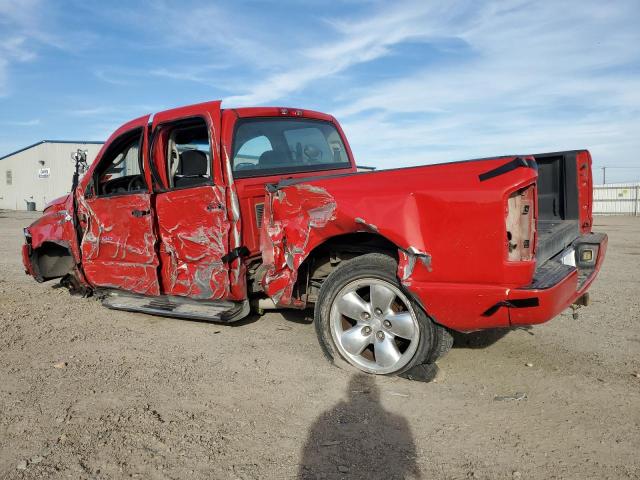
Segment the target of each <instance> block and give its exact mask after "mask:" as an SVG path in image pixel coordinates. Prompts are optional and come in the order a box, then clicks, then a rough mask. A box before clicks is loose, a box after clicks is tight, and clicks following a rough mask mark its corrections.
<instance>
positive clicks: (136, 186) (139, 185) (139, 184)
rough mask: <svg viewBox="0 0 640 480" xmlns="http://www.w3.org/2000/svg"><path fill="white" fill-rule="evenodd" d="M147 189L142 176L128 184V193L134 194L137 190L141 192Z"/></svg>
mask: <svg viewBox="0 0 640 480" xmlns="http://www.w3.org/2000/svg"><path fill="white" fill-rule="evenodd" d="M144 187H145V184H144V181H143V180H142V177H141V176H140V175H136V176H134V177H133V178H132V179H131V180H129V183H128V184H127V192H133V191H135V190H141V189H143V188H144Z"/></svg>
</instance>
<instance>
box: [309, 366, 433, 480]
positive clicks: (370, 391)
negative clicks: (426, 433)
mask: <svg viewBox="0 0 640 480" xmlns="http://www.w3.org/2000/svg"><path fill="white" fill-rule="evenodd" d="M346 393H347V400H346V401H341V402H340V403H338V404H337V405H335V406H334V407H333V408H331V409H330V410H328V411H326V412H324V413H323V414H321V415H320V416H319V417H318V419H317V420H316V421H315V422H314V424H313V426H312V427H311V430H310V431H309V435H308V436H307V440H306V443H305V445H304V448H303V450H302V458H301V460H300V470H299V472H298V478H299V479H305V480H307V479H333V478H366V479H368V480H373V479H378V478H381V479H382V478H384V479H410V478H420V473H419V469H418V465H417V463H416V447H415V444H414V442H413V437H412V435H411V429H410V428H409V424H408V422H407V420H406V419H405V418H404V417H402V416H399V415H396V414H393V413H390V412H388V411H386V410H385V409H384V408H383V407H382V405H381V404H380V393H379V390H378V387H377V386H376V384H375V377H374V376H373V375H363V374H360V375H355V376H354V377H352V379H351V381H350V382H349V386H348V389H347V392H346Z"/></svg>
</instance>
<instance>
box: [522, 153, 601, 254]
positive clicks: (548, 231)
mask: <svg viewBox="0 0 640 480" xmlns="http://www.w3.org/2000/svg"><path fill="white" fill-rule="evenodd" d="M534 158H535V160H536V163H537V164H538V180H537V187H538V188H537V190H538V247H537V251H536V259H537V261H538V263H539V264H541V263H544V262H545V261H547V260H548V259H549V258H551V257H553V256H554V255H556V254H557V253H559V252H561V251H562V250H564V249H565V248H566V247H567V246H569V245H571V243H572V242H573V241H574V240H575V239H576V238H577V237H578V236H580V234H581V233H588V232H589V231H590V228H591V223H592V219H591V202H592V200H591V186H592V185H591V156H590V155H589V152H588V151H586V150H572V151H566V152H554V153H543V154H537V155H534Z"/></svg>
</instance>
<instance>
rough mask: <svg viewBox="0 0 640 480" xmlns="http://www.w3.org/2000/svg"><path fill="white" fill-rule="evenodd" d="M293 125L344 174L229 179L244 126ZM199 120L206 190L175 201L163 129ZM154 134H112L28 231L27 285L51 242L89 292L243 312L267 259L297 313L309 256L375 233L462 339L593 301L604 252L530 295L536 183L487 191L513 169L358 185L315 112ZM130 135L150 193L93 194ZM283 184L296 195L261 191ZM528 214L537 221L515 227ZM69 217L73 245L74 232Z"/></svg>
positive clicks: (161, 123)
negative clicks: (315, 125) (344, 238)
mask: <svg viewBox="0 0 640 480" xmlns="http://www.w3.org/2000/svg"><path fill="white" fill-rule="evenodd" d="M288 116H295V117H301V118H309V119H316V120H323V121H327V122H331V123H333V124H334V125H335V127H336V129H337V131H338V133H339V135H340V136H341V137H342V141H343V143H344V145H345V149H346V153H347V156H348V159H349V165H350V166H349V167H348V168H342V169H335V170H328V171H326V170H325V171H318V172H304V173H296V174H288V175H284V176H283V175H272V176H267V177H260V178H242V179H234V178H233V176H232V172H231V166H230V163H231V158H230V157H231V152H232V150H233V141H234V132H235V127H236V124H237V122H238V120H239V119H242V118H254V117H281V118H282V117H288ZM193 118H199V119H202V120H203V121H204V122H205V124H206V126H207V129H208V132H209V139H210V151H211V165H210V172H211V174H212V175H211V181H210V184H207V185H199V186H196V187H184V188H180V189H174V190H171V189H169V187H168V185H169V178H168V173H167V171H168V170H167V166H166V164H165V152H166V151H167V135H166V132H167V130H166V128H165V127H168V128H171V125H173V124H174V123H175V122H177V121H184V120H187V119H193ZM149 122H150V117H149V116H144V117H140V118H138V119H136V120H133V121H131V122H129V123H127V124H125V125H123V126H122V127H121V128H120V129H118V130H117V131H116V132H115V133H114V134H113V135H112V136H111V137H110V139H109V140H108V141H107V142H106V143H105V145H104V147H103V148H102V150H101V152H100V153H99V154H98V157H97V158H96V161H95V162H94V164H93V165H92V167H91V168H90V170H89V172H88V173H87V174H86V175H85V176H84V177H83V179H82V180H81V182H80V184H79V187H78V189H77V190H76V193H75V199H74V198H73V197H72V196H67V197H64V198H61V199H57V200H55V201H54V202H52V204H50V205H49V206H48V208H47V209H46V211H45V212H44V215H43V216H42V217H41V218H40V219H39V220H38V221H36V222H35V223H34V224H33V225H31V226H30V227H29V228H28V229H27V230H28V233H29V234H30V235H31V238H30V244H28V245H25V247H24V249H23V262H24V264H25V269H26V270H27V272H28V273H29V274H31V275H34V268H33V265H32V252H33V251H34V250H36V249H38V248H40V247H43V244H44V243H45V242H54V243H57V244H59V245H66V246H68V248H69V250H70V251H71V253H72V255H73V258H74V261H75V263H76V265H77V266H76V270H77V272H76V273H77V275H78V277H80V279H81V282H82V283H84V284H86V286H88V287H91V288H98V287H109V288H119V289H123V290H128V291H134V292H137V293H143V294H147V295H151V296H155V295H161V294H167V295H181V296H188V297H191V298H195V299H208V300H211V299H227V300H243V299H245V298H246V297H247V265H248V263H249V262H250V261H256V260H262V262H263V268H264V276H263V277H262V287H263V289H264V291H265V293H266V294H268V295H269V296H270V297H271V298H272V299H273V300H274V302H275V303H276V304H277V305H279V306H282V307H291V308H302V307H304V306H305V304H306V301H305V299H304V298H299V297H298V296H297V289H296V288H295V286H296V282H297V281H298V272H299V269H300V267H301V265H302V264H303V263H304V262H305V261H306V260H307V259H308V258H309V257H310V256H311V255H313V253H314V249H316V248H317V247H320V246H321V245H323V244H324V243H325V242H326V241H328V240H330V239H332V238H335V237H338V236H340V235H344V234H358V233H367V234H373V235H378V236H381V237H383V238H384V239H386V240H387V241H388V242H390V244H393V245H395V249H396V253H397V256H398V260H399V263H398V278H399V279H400V281H401V282H402V284H403V286H404V287H405V289H406V290H407V291H408V292H409V293H410V294H412V295H413V296H414V298H415V299H416V300H417V301H418V302H419V303H420V304H421V305H422V306H423V307H424V308H425V310H426V311H427V312H428V313H429V315H431V316H432V317H433V318H434V319H435V320H436V321H437V322H439V323H441V324H443V325H446V326H448V327H450V328H453V329H456V330H464V331H468V330H477V329H482V328H490V327H504V326H509V325H521V324H533V323H540V322H544V321H546V320H549V319H551V318H552V317H553V316H555V315H557V314H558V313H559V312H561V311H562V310H563V309H564V308H566V307H567V306H568V305H570V304H571V303H573V302H574V301H575V300H576V299H577V298H578V297H579V296H580V295H582V294H583V293H584V292H585V291H586V289H587V288H588V287H589V285H590V284H591V282H592V281H593V279H594V278H595V276H596V274H597V272H598V270H599V268H600V265H601V263H602V260H603V258H604V255H605V251H606V240H605V241H604V243H603V244H601V245H600V250H599V255H598V259H597V265H596V268H595V271H594V273H593V274H592V276H591V277H590V278H589V279H588V280H587V282H586V283H585V284H584V285H583V286H582V287H581V288H580V290H578V287H577V273H576V271H575V270H574V271H573V272H572V273H571V274H569V275H567V276H566V277H565V278H563V279H562V280H561V281H559V282H558V283H556V284H555V285H554V286H553V287H551V288H548V289H545V290H534V289H528V288H526V287H527V285H529V284H531V282H532V279H533V275H534V271H535V269H536V260H535V255H534V253H535V248H536V233H535V231H536V219H537V190H536V187H535V182H536V180H537V172H536V170H535V169H534V168H529V167H528V166H526V165H523V166H520V167H519V168H515V169H513V170H511V171H508V172H506V173H503V174H500V175H497V176H494V177H492V178H489V179H486V180H484V181H481V180H480V175H481V174H484V173H486V172H488V171H491V170H494V169H496V168H498V167H501V166H503V165H505V164H507V163H509V162H510V161H511V160H513V159H514V157H497V158H489V159H481V160H474V161H468V162H457V163H449V164H439V165H431V166H422V167H413V168H404V169H396V170H387V171H377V172H368V173H356V167H355V162H354V160H353V155H352V153H351V150H350V148H349V144H348V142H347V139H346V138H345V136H344V133H343V131H342V130H341V128H340V126H339V124H338V123H337V121H336V120H335V119H334V118H333V117H331V116H329V115H326V114H322V113H319V112H312V111H308V110H302V111H297V110H293V109H286V110H284V113H283V109H281V108H271V107H263V108H240V109H234V110H221V108H220V102H208V103H203V104H198V105H191V106H188V107H182V108H177V109H173V110H168V111H165V112H160V113H157V114H155V115H154V116H153V119H152V120H151V124H149ZM135 129H142V130H143V132H144V135H143V137H142V143H141V145H142V148H141V151H142V153H141V161H142V165H143V169H144V178H145V180H146V183H147V190H146V191H144V192H138V193H132V192H127V193H123V194H114V195H110V196H102V197H101V196H95V195H91V194H90V193H89V192H88V188H87V187H88V186H89V181H90V179H91V177H92V175H93V173H94V171H95V169H96V166H97V165H98V164H99V163H100V161H101V159H102V158H103V156H104V155H105V152H107V151H108V149H109V147H110V145H112V143H113V142H115V141H117V139H118V137H120V136H121V135H122V134H125V133H126V132H130V131H133V130H135ZM523 158H525V159H527V160H530V161H533V157H523ZM576 158H577V160H576V161H577V166H578V175H577V182H578V185H577V186H578V202H579V220H580V231H581V233H582V234H587V233H589V232H591V225H592V223H593V221H592V213H591V208H592V206H591V204H592V200H591V188H592V177H591V157H590V155H589V153H588V152H587V151H581V152H578V154H577V157H576ZM152 170H154V171H155V174H152ZM327 176H328V177H329V178H326V177H327ZM314 177H318V178H316V179H314ZM283 179H286V180H287V182H289V184H287V185H286V186H279V187H277V188H271V189H270V190H269V191H267V189H265V186H266V185H269V184H271V185H273V184H277V183H278V182H279V181H281V180H283ZM296 180H298V181H299V183H295V181H296ZM524 189H527V190H524ZM521 192H526V193H524V194H522V195H521ZM510 198H511V200H510ZM74 200H75V205H76V206H74ZM259 204H264V216H263V218H264V221H263V224H262V225H258V224H257V221H256V213H255V212H256V205H259ZM525 206H526V208H527V209H528V210H527V211H530V215H529V217H527V218H526V219H523V218H518V216H517V215H518V211H520V210H521V209H523V208H525ZM510 208H511V214H510ZM514 209H515V210H514ZM136 211H137V212H144V214H142V215H140V216H138V215H136V214H134V212H136ZM74 213H75V214H77V218H78V231H79V236H77V235H76V232H75V231H74V228H73V221H72V215H73V214H74ZM507 225H510V227H509V228H510V229H513V230H514V232H515V233H517V235H518V236H520V237H523V238H524V239H530V244H529V247H526V248H523V247H522V244H519V245H518V248H517V249H516V250H513V249H512V253H511V255H510V254H509V240H508V239H507V235H506V230H507ZM78 238H80V244H78ZM523 238H519V239H518V241H522V240H523ZM239 247H246V248H247V249H248V251H249V255H248V257H245V258H240V257H237V258H236V257H228V255H229V254H230V253H232V252H234V251H236V249H238V248H239ZM531 297H536V298H538V301H539V305H538V306H537V307H526V308H507V307H501V308H498V309H495V312H494V313H492V314H491V315H487V313H486V312H487V311H488V310H490V309H491V307H493V306H494V305H497V304H500V303H501V302H507V301H513V300H515V301H517V300H519V299H528V298H531Z"/></svg>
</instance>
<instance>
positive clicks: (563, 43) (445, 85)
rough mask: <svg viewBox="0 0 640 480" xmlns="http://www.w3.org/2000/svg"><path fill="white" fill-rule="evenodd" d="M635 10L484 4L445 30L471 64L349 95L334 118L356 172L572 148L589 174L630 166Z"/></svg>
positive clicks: (635, 143)
mask: <svg viewBox="0 0 640 480" xmlns="http://www.w3.org/2000/svg"><path fill="white" fill-rule="evenodd" d="M635 5H637V4H634V3H631V2H627V3H624V2H621V3H617V4H616V5H615V6H614V5H613V4H609V3H601V2H600V3H589V2H534V3H526V4H524V3H510V4H505V3H499V4H497V6H495V5H487V6H486V7H485V8H484V9H483V10H482V11H481V12H480V15H479V16H477V17H476V18H474V19H473V21H472V22H453V23H451V24H449V25H446V28H447V29H448V30H449V34H450V35H451V36H453V37H456V38H459V39H462V40H464V41H465V42H467V44H468V45H469V48H470V49H471V51H472V52H473V56H472V57H471V58H469V59H467V60H465V61H462V62H459V63H457V64H455V65H445V66H441V67H431V68H425V69H422V70H420V71H419V72H418V73H416V74H413V75H410V76H408V77H405V78H396V79H394V80H391V81H388V82H385V83H381V84H377V85H374V86H371V87H369V88H364V89H362V88H358V89H355V88H354V89H353V92H346V93H345V97H347V96H351V97H352V98H353V100H352V101H349V102H347V103H346V104H345V105H344V106H343V107H342V108H339V109H338V110H337V111H336V112H334V113H335V114H336V115H337V116H338V117H339V118H340V117H342V118H344V119H345V122H344V123H345V129H346V131H347V133H348V134H349V135H350V137H351V141H352V144H353V147H354V151H355V152H356V155H357V156H358V157H359V161H361V162H362V163H365V164H374V165H377V166H380V167H393V166H397V165H398V164H405V165H406V164H419V163H425V162H429V163H431V162H436V161H446V160H452V159H462V158H472V157H479V156H486V155H496V154H507V153H530V152H534V153H535V152H539V151H550V150H551V151H552V150H560V149H561V150H565V149H571V148H590V149H591V150H592V153H593V154H594V160H595V161H596V162H597V163H611V162H614V163H618V164H619V163H621V162H623V163H624V162H629V163H630V162H634V161H635V162H637V158H631V157H630V155H633V154H634V153H633V152H637V151H638V149H639V148H640V136H638V134H637V132H638V131H640V128H639V127H640V115H639V113H640V94H639V93H638V92H640V77H639V76H638V74H637V73H634V71H633V68H635V69H636V71H637V68H638V64H639V62H640V54H639V52H638V50H637V47H636V46H637V45H638V44H640V30H638V28H637V25H638V20H639V17H640V16H639V15H638V9H637V7H636V6H635ZM434 112H435V113H434ZM402 115H405V116H406V115H409V116H410V118H411V120H406V121H402V120H401V119H402V118H403V116H402ZM372 132H375V133H372ZM372 137H373V138H375V139H376V140H375V141H373V142H372V141H371V139H372Z"/></svg>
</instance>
